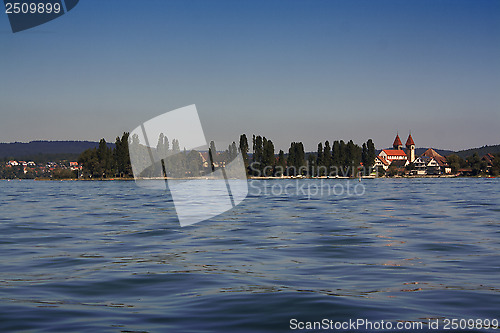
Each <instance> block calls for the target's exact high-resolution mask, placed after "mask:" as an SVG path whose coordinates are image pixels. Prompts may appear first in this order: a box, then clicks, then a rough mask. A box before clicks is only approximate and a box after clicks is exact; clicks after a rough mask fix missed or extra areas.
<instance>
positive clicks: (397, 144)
mask: <svg viewBox="0 0 500 333" xmlns="http://www.w3.org/2000/svg"><path fill="white" fill-rule="evenodd" d="M392 147H393V148H394V149H396V150H403V143H402V142H401V139H400V138H399V133H398V134H396V138H395V139H394V143H393V144H392Z"/></svg>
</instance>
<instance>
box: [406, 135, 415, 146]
mask: <svg viewBox="0 0 500 333" xmlns="http://www.w3.org/2000/svg"><path fill="white" fill-rule="evenodd" d="M411 145H413V146H414V145H415V142H413V138H412V137H411V133H410V135H408V139H407V140H406V146H411Z"/></svg>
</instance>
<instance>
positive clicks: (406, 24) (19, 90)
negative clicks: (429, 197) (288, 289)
mask: <svg viewBox="0 0 500 333" xmlns="http://www.w3.org/2000/svg"><path fill="white" fill-rule="evenodd" d="M0 44H1V45H2V47H1V51H2V52H1V53H0V73H1V74H0V75H1V77H0V78H1V79H0V82H1V83H0V112H1V115H2V117H1V118H2V121H1V122H0V142H13V141H30V140H36V139H48V140H73V139H76V140H99V139H100V138H101V137H104V138H106V139H107V140H108V141H114V138H115V137H116V136H117V135H119V134H121V133H122V132H123V131H130V130H132V129H133V128H135V127H136V126H137V125H139V124H140V123H142V122H144V121H146V120H148V119H150V118H153V117H155V116H157V115H159V114H162V113H164V112H167V111H170V110H173V109H175V108H179V107H183V106H186V105H190V104H196V105H197V108H198V112H199V114H200V117H201V120H202V124H203V126H204V129H205V134H206V136H207V138H208V139H215V140H224V141H227V140H232V139H235V138H237V137H238V136H239V134H241V133H247V135H250V136H251V134H254V133H255V134H261V135H264V136H266V137H268V138H270V139H272V140H273V141H274V142H275V144H276V146H277V148H281V149H288V145H289V143H290V142H291V141H303V142H304V143H305V146H306V149H308V150H315V149H316V145H317V143H318V142H319V141H325V140H330V141H332V140H336V139H344V140H349V139H353V140H354V141H355V142H358V143H361V142H364V141H366V140H367V139H368V138H373V140H374V141H375V144H376V146H377V147H378V148H384V147H387V146H390V145H391V144H392V141H393V139H394V136H395V134H396V131H399V133H400V135H401V137H402V140H405V139H406V136H407V135H408V131H409V130H411V132H412V136H413V138H414V139H415V142H416V145H417V146H418V147H435V148H445V149H465V148H470V147H477V146H482V145H485V144H489V145H492V144H499V143H500V134H499V133H500V131H499V130H498V128H499V125H500V112H499V110H500V93H499V92H500V60H499V59H500V1H496V0H492V1H481V0H474V1H459V0H452V1H425V0H422V1H411V0H407V1H399V0H390V1H389V0H384V1H333V0H328V1H320V0H300V1H298V0H281V1H270V0H266V1H222V0H216V1H208V0H200V1H191V0H184V1H181V0H179V1H168V0H147V1H129V0H106V1H102V0H101V1H99V0H82V1H80V3H79V4H78V6H77V7H75V8H74V9H73V10H72V11H70V12H69V13H68V14H66V15H64V16H62V17H60V18H59V19H56V20H54V21H51V22H49V23H47V24H44V25H42V26H39V27H36V28H33V29H30V30H27V31H24V32H19V33H16V34H13V33H12V32H11V31H10V26H9V23H8V19H7V16H6V15H5V14H0Z"/></svg>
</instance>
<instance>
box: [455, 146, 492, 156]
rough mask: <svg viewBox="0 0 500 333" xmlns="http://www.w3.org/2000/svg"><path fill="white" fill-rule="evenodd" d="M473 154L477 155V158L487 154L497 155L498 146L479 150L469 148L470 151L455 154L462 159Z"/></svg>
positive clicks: (484, 147)
mask: <svg viewBox="0 0 500 333" xmlns="http://www.w3.org/2000/svg"><path fill="white" fill-rule="evenodd" d="M474 153H477V154H478V155H479V157H482V156H484V155H486V154H488V153H490V154H498V153H500V145H493V146H483V147H480V148H471V149H466V150H460V151H457V152H456V153H455V154H456V155H458V156H460V157H462V158H466V157H468V156H472V155H474Z"/></svg>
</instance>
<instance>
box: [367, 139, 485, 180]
mask: <svg viewBox="0 0 500 333" xmlns="http://www.w3.org/2000/svg"><path fill="white" fill-rule="evenodd" d="M453 156H454V157H457V156H456V155H453ZM449 159H450V157H448V158H447V157H444V156H441V155H440V154H438V153H437V152H436V151H435V150H434V149H432V148H429V149H427V150H426V151H425V152H424V153H423V154H422V155H420V156H416V155H415V142H414V141H413V138H412V136H411V133H410V134H409V135H408V139H406V143H405V148H403V143H402V142H401V139H400V137H399V133H398V134H396V138H395V139H394V143H393V144H392V149H382V151H381V152H380V153H379V154H378V155H377V157H376V158H375V163H374V166H375V167H378V168H382V169H383V170H385V171H389V170H390V171H391V172H389V174H390V175H395V174H399V175H409V176H426V175H429V176H437V175H451V174H452V173H453V174H454V175H458V176H471V175H473V171H474V170H473V168H471V167H463V168H452V167H451V163H450V161H449ZM494 162H495V156H494V155H493V154H486V155H484V156H482V157H481V159H480V163H481V164H482V165H483V167H484V169H485V170H484V171H485V172H487V173H490V172H489V171H491V168H492V167H493V165H494ZM453 169H456V170H453Z"/></svg>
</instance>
